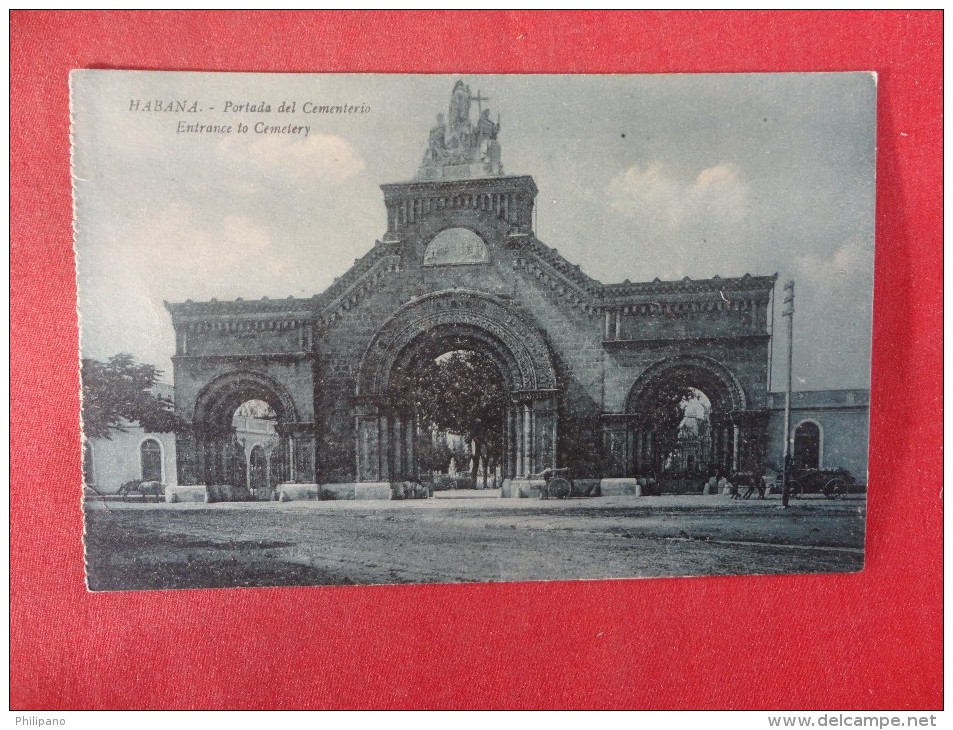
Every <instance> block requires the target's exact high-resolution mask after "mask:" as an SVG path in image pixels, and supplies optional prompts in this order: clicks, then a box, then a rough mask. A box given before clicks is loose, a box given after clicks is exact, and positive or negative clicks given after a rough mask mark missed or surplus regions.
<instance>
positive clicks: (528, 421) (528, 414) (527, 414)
mask: <svg viewBox="0 0 953 730" xmlns="http://www.w3.org/2000/svg"><path fill="white" fill-rule="evenodd" d="M532 473H533V410H532V409H531V408H530V407H529V404H528V403H524V404H523V467H522V474H523V476H528V475H529V474H532Z"/></svg>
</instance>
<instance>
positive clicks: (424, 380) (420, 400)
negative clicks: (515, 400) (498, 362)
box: [405, 350, 506, 481]
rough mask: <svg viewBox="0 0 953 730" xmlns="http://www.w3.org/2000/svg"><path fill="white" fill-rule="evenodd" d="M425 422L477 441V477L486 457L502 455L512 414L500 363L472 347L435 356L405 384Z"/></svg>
mask: <svg viewBox="0 0 953 730" xmlns="http://www.w3.org/2000/svg"><path fill="white" fill-rule="evenodd" d="M405 388H406V389H407V391H408V396H409V397H410V398H411V399H412V400H413V403H414V407H415V408H416V411H417V417H418V418H419V419H420V422H421V425H423V426H433V427H435V428H437V429H440V430H442V431H449V432H451V433H457V434H460V435H461V436H463V437H464V438H465V439H466V440H467V441H468V442H470V443H471V445H472V451H471V457H472V459H473V463H472V466H471V473H472V476H473V479H474V481H476V478H477V473H478V471H479V468H480V462H481V459H483V458H484V456H485V457H487V461H488V462H492V461H495V460H497V459H499V452H500V449H501V448H502V443H503V422H504V419H505V415H506V388H505V386H504V384H503V379H502V377H501V376H500V373H499V371H498V370H497V369H496V366H495V365H494V364H493V363H492V362H491V361H490V360H489V359H487V358H486V357H484V356H483V355H480V354H479V353H476V352H472V351H469V350H459V351H456V352H451V353H449V354H448V355H446V356H443V357H440V358H437V359H436V360H433V361H431V362H429V363H427V365H426V366H425V367H424V368H423V369H421V370H420V371H419V372H418V373H417V374H416V378H415V379H414V380H413V381H412V382H409V383H406V384H405Z"/></svg>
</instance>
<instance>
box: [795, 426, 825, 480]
mask: <svg viewBox="0 0 953 730" xmlns="http://www.w3.org/2000/svg"><path fill="white" fill-rule="evenodd" d="M794 466H795V468H797V469H820V468H821V429H820V427H819V426H818V425H817V424H816V423H814V422H813V421H804V423H802V424H800V425H799V426H798V427H797V428H796V429H794Z"/></svg>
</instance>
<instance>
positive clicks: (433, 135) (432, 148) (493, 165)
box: [419, 80, 503, 178]
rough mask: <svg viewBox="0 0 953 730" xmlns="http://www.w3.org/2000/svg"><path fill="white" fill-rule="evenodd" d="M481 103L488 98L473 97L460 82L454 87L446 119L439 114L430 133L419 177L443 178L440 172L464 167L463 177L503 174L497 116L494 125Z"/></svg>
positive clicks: (487, 110) (488, 112) (479, 95)
mask: <svg viewBox="0 0 953 730" xmlns="http://www.w3.org/2000/svg"><path fill="white" fill-rule="evenodd" d="M474 101H475V102H477V106H478V112H477V114H478V117H477V120H476V123H474V122H473V121H472V120H471V119H470V106H471V102H474ZM484 101H487V98H486V97H484V96H482V95H481V94H480V92H479V91H477V94H476V96H472V95H471V93H470V87H469V86H467V85H466V84H465V83H463V81H462V80H458V81H457V83H456V84H454V86H453V92H452V93H451V95H450V110H449V115H448V118H446V119H445V117H444V115H443V114H438V115H437V124H436V126H434V127H433V128H432V129H431V130H430V137H429V139H428V144H427V151H426V152H425V153H424V159H423V162H422V163H421V167H420V175H419V176H420V177H422V178H434V177H442V176H443V168H446V167H452V166H464V165H465V166H468V169H467V170H466V171H465V173H467V174H471V175H472V174H474V173H478V174H485V175H502V174H503V165H502V162H501V159H500V145H499V142H497V135H498V134H499V132H500V120H499V115H497V120H496V121H495V122H494V121H493V120H492V119H490V110H489V109H488V108H487V109H484V108H483V102H484ZM474 168H475V169H474Z"/></svg>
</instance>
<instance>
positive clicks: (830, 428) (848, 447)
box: [767, 389, 870, 484]
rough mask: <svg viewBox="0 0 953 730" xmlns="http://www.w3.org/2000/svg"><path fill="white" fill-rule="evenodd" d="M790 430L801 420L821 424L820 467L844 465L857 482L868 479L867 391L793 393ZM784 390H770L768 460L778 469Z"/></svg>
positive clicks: (801, 421)
mask: <svg viewBox="0 0 953 730" xmlns="http://www.w3.org/2000/svg"><path fill="white" fill-rule="evenodd" d="M792 396H793V397H792V401H791V429H792V432H793V431H794V430H795V429H796V428H797V427H798V425H800V424H801V423H803V422H804V421H813V422H814V423H816V424H817V425H818V426H819V427H820V432H821V449H820V459H821V465H820V466H821V468H822V469H836V468H843V469H847V470H848V471H849V472H850V473H851V474H852V475H853V476H854V478H855V479H856V480H857V483H858V484H866V483H867V459H868V441H869V435H870V391H868V390H861V389H853V390H819V391H799V392H795V393H793V394H792ZM784 401H785V395H784V393H771V394H770V396H769V403H770V408H771V416H770V418H769V420H768V451H767V463H768V465H769V466H772V467H773V468H775V469H777V468H778V467H779V466H780V464H781V463H782V455H783V453H784Z"/></svg>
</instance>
